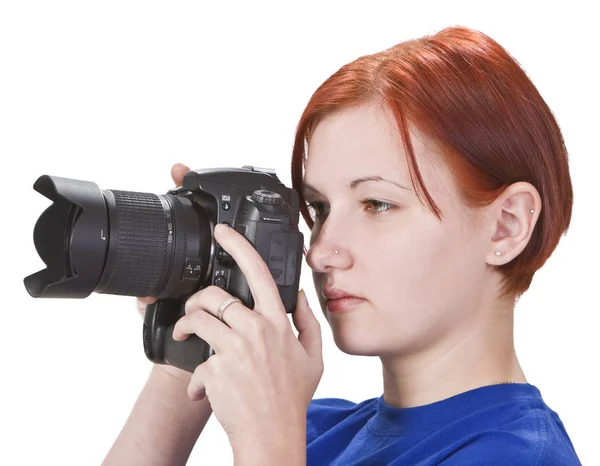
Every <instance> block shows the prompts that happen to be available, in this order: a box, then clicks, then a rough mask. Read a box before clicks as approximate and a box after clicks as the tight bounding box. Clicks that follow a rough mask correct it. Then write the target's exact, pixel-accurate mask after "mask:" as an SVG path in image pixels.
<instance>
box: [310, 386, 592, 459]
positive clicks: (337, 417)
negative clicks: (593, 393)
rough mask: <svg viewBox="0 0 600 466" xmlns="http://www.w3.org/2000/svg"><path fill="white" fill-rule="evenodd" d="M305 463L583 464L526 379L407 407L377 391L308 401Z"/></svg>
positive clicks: (563, 431) (559, 421)
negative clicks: (354, 398)
mask: <svg viewBox="0 0 600 466" xmlns="http://www.w3.org/2000/svg"><path fill="white" fill-rule="evenodd" d="M306 420H307V424H306V442H307V443H306V445H307V446H306V454H307V466H324V465H327V466H353V465H372V466H379V465H381V466H383V465H385V466H388V465H393V466H400V465H402V466H417V465H418V466H426V465H427V466H430V465H431V466H433V465H438V464H442V465H444V466H452V465H456V466H458V465H460V466H471V465H472V466H482V465H486V466H509V465H510V466H521V465H523V466H525V465H526V466H559V465H560V466H571V465H581V462H580V461H579V459H578V458H577V454H576V453H575V449H574V448H573V444H572V443H571V440H570V438H569V436H568V435H567V432H566V430H565V427H564V425H563V423H562V422H561V420H560V418H559V417H558V414H556V413H555V412H554V411H552V410H551V409H550V408H549V407H548V406H547V405H546V403H545V402H544V400H543V399H542V396H541V393H540V391H539V389H538V388H537V387H535V386H533V385H531V384H527V383H519V384H501V385H489V386H485V387H479V388H476V389H473V390H469V391H466V392H464V393H460V394H458V395H455V396H452V397H450V398H446V399H445V400H441V401H437V402H435V403H431V404H427V405H424V406H417V407H413V408H394V407H392V406H390V405H388V404H386V403H385V401H384V400H383V395H382V396H380V397H379V398H371V399H369V400H365V401H363V402H361V403H353V402H351V401H348V400H343V399H339V398H323V399H315V400H312V401H311V403H310V405H309V407H308V411H307V417H306Z"/></svg>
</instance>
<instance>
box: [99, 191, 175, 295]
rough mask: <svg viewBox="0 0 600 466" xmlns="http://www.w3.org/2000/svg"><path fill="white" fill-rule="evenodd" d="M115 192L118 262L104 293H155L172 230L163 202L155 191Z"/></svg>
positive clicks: (112, 220)
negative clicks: (168, 227)
mask: <svg viewBox="0 0 600 466" xmlns="http://www.w3.org/2000/svg"><path fill="white" fill-rule="evenodd" d="M111 192H112V193H113V195H114V197H115V202H116V205H117V209H116V212H115V217H116V221H117V223H118V232H119V234H118V239H117V241H118V245H117V254H116V261H115V265H114V268H113V270H112V273H111V276H110V278H109V280H108V283H107V284H106V287H105V289H104V290H103V293H108V294H117V295H128V296H155V294H156V293H157V292H158V291H159V290H158V289H157V288H158V287H159V286H160V285H161V281H162V280H161V279H162V277H161V275H162V274H163V270H164V268H163V267H164V264H165V260H167V258H166V257H165V256H166V252H167V241H168V233H167V228H166V223H167V222H166V218H165V212H164V209H163V205H162V203H161V201H160V199H159V198H158V196H157V195H155V194H150V193H138V192H131V191H116V190H111ZM114 221H115V218H114V217H113V218H111V222H114ZM111 230H112V228H111ZM115 239H116V238H110V241H111V242H112V241H114V240H115Z"/></svg>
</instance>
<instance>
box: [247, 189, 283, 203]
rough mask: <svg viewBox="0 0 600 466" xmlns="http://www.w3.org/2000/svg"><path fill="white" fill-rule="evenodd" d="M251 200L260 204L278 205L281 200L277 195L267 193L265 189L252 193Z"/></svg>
mask: <svg viewBox="0 0 600 466" xmlns="http://www.w3.org/2000/svg"><path fill="white" fill-rule="evenodd" d="M252 200H253V201H256V202H258V203H260V204H269V205H279V204H281V202H282V201H283V198H282V197H281V195H280V194H279V193H275V192H273V191H267V190H266V189H257V190H256V191H254V192H253V193H252Z"/></svg>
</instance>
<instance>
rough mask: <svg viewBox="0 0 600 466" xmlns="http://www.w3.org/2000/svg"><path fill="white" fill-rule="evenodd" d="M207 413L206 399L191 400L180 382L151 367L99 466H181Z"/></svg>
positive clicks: (185, 460)
mask: <svg viewBox="0 0 600 466" xmlns="http://www.w3.org/2000/svg"><path fill="white" fill-rule="evenodd" d="M190 375H191V374H190ZM211 414H212V410H211V408H210V404H209V403H208V399H207V398H204V399H203V400H200V401H191V400H190V399H189V398H188V395H187V384H186V382H185V381H184V380H182V379H178V378H176V377H174V376H172V375H171V374H169V373H167V372H165V371H164V370H162V369H160V368H158V367H154V368H153V369H152V372H151V374H150V377H149V378H148V381H147V382H146V385H145V386H144V388H143V390H142V392H141V393H140V396H139V397H138V399H137V401H136V403H135V405H134V407H133V410H132V411H131V414H130V415H129V417H128V419H127V421H126V423H125V426H124V427H123V429H122V430H121V433H120V434H119V436H118V438H117V439H116V441H115V443H114V444H113V446H112V448H111V450H110V451H109V453H108V455H107V456H106V458H105V459H104V462H103V463H102V464H103V466H113V465H123V464H127V465H131V466H134V465H138V464H139V465H144V466H158V465H170V466H171V465H184V464H185V463H186V462H187V460H188V458H189V455H190V453H191V451H192V449H193V448H194V445H195V443H196V441H197V440H198V437H199V435H200V433H201V432H202V429H204V426H205V425H206V423H207V421H208V419H209V418H210V415H211Z"/></svg>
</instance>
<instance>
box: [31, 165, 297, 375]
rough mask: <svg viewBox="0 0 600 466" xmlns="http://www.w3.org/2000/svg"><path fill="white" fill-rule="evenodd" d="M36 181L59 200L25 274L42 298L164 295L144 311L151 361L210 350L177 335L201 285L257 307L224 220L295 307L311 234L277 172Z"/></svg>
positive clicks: (38, 229) (187, 363) (184, 360)
mask: <svg viewBox="0 0 600 466" xmlns="http://www.w3.org/2000/svg"><path fill="white" fill-rule="evenodd" d="M33 187H34V189H35V190H36V191H38V192H39V193H41V194H43V195H44V196H46V197H47V198H49V199H50V200H52V201H53V204H52V205H51V206H50V207H48V208H47V209H46V210H45V211H44V212H43V213H42V215H40V217H39V219H38V221H37V222H36V225H35V229H34V235H33V237H34V243H35V246H36V249H37V251H38V254H39V255H40V257H41V258H42V260H43V261H44V263H45V264H46V266H47V267H46V268H45V269H43V270H41V271H38V272H37V273H34V274H32V275H30V276H28V277H26V278H25V279H24V284H25V287H26V289H27V291H28V292H29V294H30V295H31V296H32V297H35V298H40V297H43V298H85V297H87V296H89V294H91V293H92V292H96V293H105V294H117V295H126V296H138V297H144V296H152V297H155V298H157V301H156V302H155V303H154V304H151V305H148V306H147V308H146V313H145V317H144V325H143V343H144V351H145V353H146V356H147V357H148V359H150V360H151V361H153V362H154V363H157V364H170V365H173V366H175V367H179V368H181V369H184V370H187V371H189V372H193V371H194V370H195V368H196V367H197V366H198V365H200V364H202V362H204V361H206V359H208V358H209V357H210V356H211V355H212V354H214V351H213V349H212V348H211V347H210V346H209V345H208V343H207V342H205V341H204V340H202V339H200V338H199V337H197V336H196V335H190V336H189V337H188V338H187V339H186V340H185V341H181V342H178V341H175V340H173V338H172V333H173V327H174V325H175V323H176V322H177V321H178V320H179V319H180V318H181V317H182V316H183V315H185V302H186V301H187V299H188V298H189V297H190V296H191V295H192V294H194V293H195V292H197V291H199V290H201V289H203V288H206V287H208V286H211V285H215V286H219V287H221V288H223V289H224V290H226V291H227V292H228V293H230V294H231V295H233V296H235V297H237V298H239V299H240V300H241V302H242V303H243V304H244V305H245V306H247V307H248V308H250V309H253V308H254V299H253V296H252V293H251V290H250V287H249V285H248V282H247V280H246V279H245V277H244V275H243V274H242V272H241V270H240V268H239V267H238V266H237V264H236V263H235V261H234V260H233V258H232V257H231V256H230V255H229V254H227V252H226V251H224V250H223V249H222V248H221V247H220V245H219V244H217V242H216V240H215V238H214V228H215V226H216V225H217V224H218V223H227V224H228V225H229V226H230V227H231V228H233V229H235V230H236V231H238V232H239V233H240V234H242V235H243V236H244V237H245V238H246V239H247V240H248V241H249V242H250V244H252V246H253V247H254V248H255V249H256V250H257V252H258V253H259V255H260V256H261V258H262V259H263V260H264V262H265V263H266V264H267V266H268V268H269V270H270V271H271V274H272V276H273V280H274V281H275V283H276V285H277V287H278V290H279V294H280V296H281V301H282V303H283V305H284V307H285V310H286V312H287V313H292V312H294V310H295V306H296V299H297V294H298V287H299V285H300V270H301V265H302V252H303V248H304V236H303V234H302V233H301V232H300V231H299V229H298V221H299V216H300V209H299V200H298V193H297V192H296V191H295V190H293V189H291V188H288V187H286V186H285V185H284V184H283V183H281V181H280V180H279V179H278V178H277V175H276V173H275V171H274V170H271V169H260V168H254V167H253V166H249V165H245V166H243V167H242V168H209V169H199V170H190V171H188V172H187V173H186V174H185V176H184V179H183V183H182V186H181V187H180V188H177V189H173V190H170V191H168V192H167V194H165V195H156V194H152V193H139V192H132V191H118V190H110V189H107V190H100V188H99V187H98V186H97V185H96V184H95V183H92V182H90V181H82V180H73V179H68V178H60V177H55V176H49V175H42V176H41V177H39V178H38V179H37V180H36V182H35V184H34V186H33Z"/></svg>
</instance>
